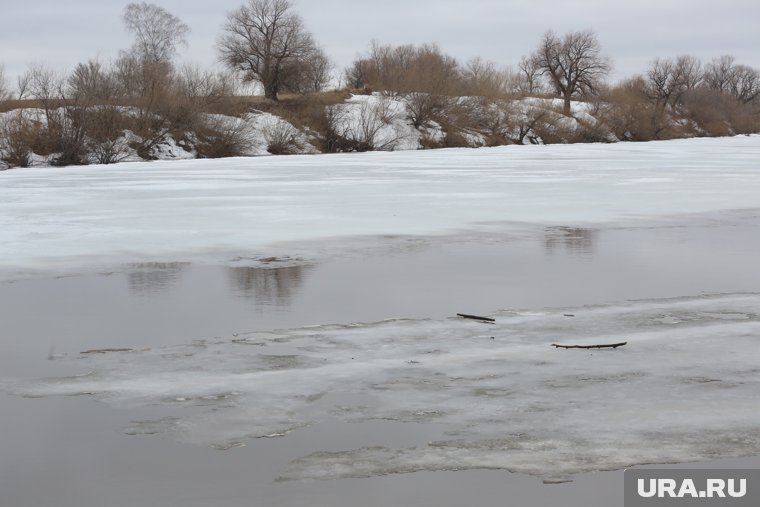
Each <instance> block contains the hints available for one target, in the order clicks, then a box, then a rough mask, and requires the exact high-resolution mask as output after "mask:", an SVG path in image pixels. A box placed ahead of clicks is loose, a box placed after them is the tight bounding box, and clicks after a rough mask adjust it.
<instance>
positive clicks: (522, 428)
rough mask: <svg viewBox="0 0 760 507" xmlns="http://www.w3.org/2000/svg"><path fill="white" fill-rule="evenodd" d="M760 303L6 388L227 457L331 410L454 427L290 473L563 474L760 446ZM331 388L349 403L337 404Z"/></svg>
mask: <svg viewBox="0 0 760 507" xmlns="http://www.w3.org/2000/svg"><path fill="white" fill-rule="evenodd" d="M758 308H760V294H756V293H741V294H715V295H703V296H697V297H688V298H676V299H664V300H644V301H629V302H623V303H618V304H609V305H599V306H584V307H577V308H549V309H541V310H534V311H517V310H504V311H500V312H496V313H495V314H493V315H491V316H492V317H494V318H495V319H496V323H495V324H485V323H480V322H475V321H471V320H464V319H459V318H454V317H452V318H448V319H444V320H389V321H383V322H378V323H371V324H350V325H331V326H317V327H308V328H301V329H293V330H283V331H274V332H256V333H249V334H240V335H238V336H235V337H229V338H226V339H214V340H207V341H196V342H193V343H189V344H186V345H181V346H172V347H166V348H157V349H148V350H134V351H129V350H127V351H124V350H122V351H118V350H117V351H103V353H100V354H95V353H87V354H81V355H79V356H76V357H69V358H65V359H62V360H64V361H70V362H73V364H75V365H80V364H81V367H82V371H88V373H86V374H83V375H81V376H73V377H65V378H52V379H42V380H36V381H19V382H16V383H14V384H12V385H8V386H6V388H7V389H8V390H10V391H11V392H13V393H15V394H18V395H22V396H28V397H47V396H62V395H86V396H92V397H93V398H94V399H96V400H100V401H103V402H107V403H110V404H113V405H115V406H119V407H130V406H132V407H135V406H137V407H139V406H155V407H158V408H159V409H161V408H162V407H163V408H164V409H165V410H166V411H167V415H166V417H163V418H157V419H155V420H150V421H132V422H129V421H125V427H124V429H123V430H124V432H125V433H128V434H132V435H145V434H156V433H158V434H163V435H164V436H165V437H167V438H172V439H177V440H179V441H182V442H188V443H193V444H199V445H210V446H214V447H215V448H218V449H229V448H232V447H236V446H240V445H245V443H246V442H247V441H250V439H254V438H261V437H277V436H286V435H288V434H289V433H290V432H293V431H298V429H299V428H302V427H305V426H309V425H314V424H318V423H324V422H326V421H330V420H335V419H336V418H337V419H338V420H341V421H344V422H351V423H361V422H364V421H370V420H378V419H382V420H392V421H399V422H404V423H408V424H424V425H439V426H440V427H441V428H442V429H444V430H445V431H444V432H443V434H444V435H445V438H442V439H439V440H436V441H432V442H429V443H427V444H426V445H421V446H416V447H406V448H392V447H370V448H347V449H343V450H340V451H338V452H317V453H313V454H310V455H308V456H303V457H301V458H298V459H296V460H294V461H292V462H291V463H290V464H289V465H288V466H287V467H286V469H284V470H282V472H281V479H282V480H292V479H304V478H315V479H333V478H343V477H369V476H375V475H384V474H393V473H404V472H414V471H420V470H428V471H435V470H459V469H475V468H492V469H506V470H510V471H514V472H523V473H529V474H534V475H538V476H541V477H543V478H545V479H547V480H561V479H564V478H566V477H568V476H570V475H572V474H574V473H579V472H583V471H593V470H606V469H616V468H622V467H625V466H629V465H632V464H637V463H652V462H685V461H692V460H704V459H713V458H720V457H730V456H746V455H756V454H758V453H760V429H758V428H760V399H759V398H758V395H757V393H758V392H760V375H759V374H760V346H758V345H760V342H759V340H760V315H759V314H758ZM570 315H573V316H570ZM620 341H626V342H628V344H627V345H626V346H624V347H621V348H618V349H615V350H611V349H602V350H557V349H554V348H552V347H551V346H550V345H551V344H552V343H564V344H581V345H582V344H596V343H613V342H620ZM326 393H345V394H347V395H351V396H347V397H346V399H348V400H351V401H349V402H345V403H344V402H337V401H336V402H327V403H326V402H325V400H327V399H333V398H331V397H326V396H325V394H326ZM336 399H337V398H336ZM357 400H361V401H357ZM170 409H171V410H170ZM169 412H171V415H170V414H169Z"/></svg>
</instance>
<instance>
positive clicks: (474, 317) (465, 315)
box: [457, 313, 496, 322]
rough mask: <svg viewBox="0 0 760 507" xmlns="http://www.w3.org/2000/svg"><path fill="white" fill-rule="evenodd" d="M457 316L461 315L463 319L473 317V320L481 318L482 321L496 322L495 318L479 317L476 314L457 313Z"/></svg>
mask: <svg viewBox="0 0 760 507" xmlns="http://www.w3.org/2000/svg"><path fill="white" fill-rule="evenodd" d="M457 315H458V316H459V317H462V318H463V319H473V320H482V321H483V322H496V319H492V318H490V317H480V316H478V315H467V314H466V313H457Z"/></svg>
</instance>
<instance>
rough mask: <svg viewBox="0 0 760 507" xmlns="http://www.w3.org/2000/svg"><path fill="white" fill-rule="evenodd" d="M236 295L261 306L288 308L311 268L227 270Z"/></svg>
mask: <svg viewBox="0 0 760 507" xmlns="http://www.w3.org/2000/svg"><path fill="white" fill-rule="evenodd" d="M227 269H228V273H229V275H230V280H231V282H232V284H233V288H234V290H235V293H236V294H237V295H239V296H241V297H245V298H250V299H253V300H254V301H255V302H256V304H259V305H277V306H287V305H289V304H290V298H291V296H292V295H293V294H294V293H295V292H296V291H297V289H298V288H299V287H300V286H301V284H302V283H303V281H304V279H305V277H306V273H307V272H308V271H309V270H310V269H311V266H288V267H282V268H262V267H230V268H227Z"/></svg>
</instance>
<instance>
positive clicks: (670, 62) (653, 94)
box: [647, 56, 703, 109]
mask: <svg viewBox="0 0 760 507" xmlns="http://www.w3.org/2000/svg"><path fill="white" fill-rule="evenodd" d="M702 78H703V73H702V65H701V63H700V62H699V60H698V59H696V58H694V57H693V56H679V57H678V58H675V59H672V58H665V59H660V58H658V59H656V60H655V61H654V62H652V64H651V65H650V67H649V70H648V71H647V80H648V89H649V92H648V93H649V96H650V98H651V99H652V100H654V101H655V102H656V103H657V104H658V106H659V107H661V108H663V109H665V108H671V109H676V108H677V107H678V106H679V105H680V104H681V101H682V99H683V96H684V94H685V93H686V92H688V91H690V90H694V89H695V88H696V87H697V86H698V85H699V83H700V82H702Z"/></svg>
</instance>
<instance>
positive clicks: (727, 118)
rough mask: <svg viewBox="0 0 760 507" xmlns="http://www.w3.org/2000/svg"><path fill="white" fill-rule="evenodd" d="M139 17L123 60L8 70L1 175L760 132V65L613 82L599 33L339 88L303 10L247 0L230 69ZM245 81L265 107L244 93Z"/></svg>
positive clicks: (231, 21)
mask: <svg viewBox="0 0 760 507" xmlns="http://www.w3.org/2000/svg"><path fill="white" fill-rule="evenodd" d="M123 21H124V25H125V28H126V29H127V30H128V31H129V32H130V33H132V34H133V36H134V40H133V44H132V46H131V47H130V48H128V49H127V50H125V51H122V52H121V53H120V54H119V56H118V58H116V59H115V60H114V61H113V62H110V63H102V62H100V61H98V60H89V61H86V62H83V63H80V64H79V65H77V66H76V67H75V68H74V69H73V71H71V73H70V74H68V75H63V74H60V73H58V72H56V71H53V70H52V69H50V68H48V67H46V66H44V65H40V64H35V65H32V66H31V67H30V68H29V69H28V70H27V72H26V73H24V74H23V75H22V76H19V77H18V79H17V83H16V85H17V86H16V88H17V90H16V91H15V93H14V92H13V90H11V88H10V87H9V85H8V83H7V81H6V79H5V78H4V75H3V74H4V73H3V67H2V65H0V114H2V117H0V118H2V120H1V121H0V162H1V163H0V167H2V166H4V167H25V166H28V165H30V164H32V162H33V160H34V157H33V155H38V156H42V157H47V163H50V164H54V165H69V164H87V163H101V164H110V163H114V162H119V161H121V160H124V159H125V157H127V156H129V155H131V154H132V153H136V154H137V155H139V156H140V157H142V158H144V159H151V158H155V157H156V150H157V149H158V148H159V147H160V145H162V144H164V143H166V142H167V141H169V140H170V139H174V140H177V141H178V143H179V144H180V145H182V146H183V147H184V148H185V149H187V150H188V151H192V152H194V153H196V155H197V156H198V157H226V156H235V155H241V154H244V153H247V152H248V151H249V150H250V148H251V147H252V145H253V140H254V139H253V136H254V135H258V136H261V138H262V139H261V140H263V141H264V142H265V143H266V145H267V149H268V151H269V152H270V153H273V154H287V153H293V152H296V151H299V150H302V149H303V146H301V144H300V143H301V142H300V141H299V140H301V139H303V138H304V136H305V137H306V138H308V140H309V142H310V143H311V144H313V145H314V146H316V147H317V148H318V149H319V150H320V151H322V152H335V151H368V150H381V149H393V148H394V147H395V146H396V145H397V141H398V139H388V130H387V129H386V130H385V134H383V135H382V136H380V131H381V130H383V129H384V128H385V127H386V126H387V125H388V124H389V123H393V122H395V123H406V125H407V126H408V127H409V128H413V129H417V131H418V132H419V135H420V144H421V145H422V147H423V148H438V147H458V146H476V145H488V146H495V145H502V144H512V143H514V144H526V143H568V142H608V141H610V140H614V139H619V140H626V141H648V140H653V139H671V138H677V137H687V136H717V135H733V134H744V133H752V132H758V131H760V71H758V70H757V69H753V68H751V67H748V66H746V65H742V64H739V63H736V62H735V60H734V58H733V57H731V56H728V55H726V56H722V57H720V58H716V59H715V60H713V61H711V62H708V63H706V64H703V63H702V62H700V61H699V60H698V59H696V58H694V57H693V56H689V55H681V56H677V57H674V58H662V57H661V58H657V59H655V60H653V61H652V62H651V64H650V66H649V68H648V69H646V71H645V72H644V73H642V74H641V75H636V76H632V77H630V78H627V79H625V80H622V81H621V82H619V83H617V84H615V85H609V84H607V83H605V78H606V75H607V74H608V72H609V70H610V68H611V62H610V60H609V59H608V58H606V57H605V56H604V55H603V54H602V48H601V44H600V42H599V40H598V38H597V36H596V34H594V33H593V32H591V31H579V32H569V33H567V34H564V35H558V34H555V33H554V32H551V31H549V32H546V33H545V34H544V35H543V37H542V38H541V39H540V40H539V43H538V44H537V46H536V49H535V50H534V51H533V52H532V53H531V54H529V55H526V56H525V57H523V58H522V59H521V60H520V61H519V62H518V63H517V65H516V67H515V70H511V69H508V68H499V67H497V65H496V64H494V63H493V62H488V61H484V60H482V59H480V58H473V59H471V60H470V61H468V62H466V63H464V64H462V63H460V62H459V61H457V60H456V59H455V58H453V57H452V56H450V55H448V54H446V53H445V52H444V51H443V50H442V49H441V48H440V47H438V46H437V45H435V44H422V45H411V44H408V45H399V46H393V45H384V44H381V43H379V42H377V41H373V42H372V43H371V44H370V46H369V49H368V50H367V51H366V52H365V53H364V54H363V55H361V56H359V57H357V58H356V59H355V60H354V61H353V62H352V64H351V65H350V66H349V67H348V68H347V69H345V70H344V72H343V74H342V82H343V83H344V85H345V88H343V89H341V90H332V91H323V90H324V89H325V88H326V87H327V86H328V85H329V82H330V80H331V64H330V61H329V59H328V58H327V56H326V55H325V54H324V53H323V52H322V50H321V49H320V48H319V46H318V45H317V43H316V42H315V41H314V39H313V37H312V35H311V34H310V33H309V32H308V31H306V30H305V28H304V24H303V21H302V20H301V18H300V17H299V16H298V15H297V14H295V13H294V12H293V9H292V5H291V3H290V1H289V0H246V3H245V4H244V5H243V6H241V7H240V8H239V9H238V10H236V11H234V12H232V13H231V14H230V15H229V16H228V19H227V22H226V24H225V25H224V27H223V32H222V35H221V37H220V39H219V42H218V50H219V54H220V56H221V58H222V61H223V62H224V63H225V64H226V65H227V68H228V72H221V73H219V72H209V71H206V70H203V69H200V68H197V67H193V66H185V67H177V66H175V64H174V61H173V60H174V57H175V56H176V54H177V53H178V51H179V48H181V47H182V46H183V45H184V44H185V37H186V35H187V33H188V31H189V28H188V27H187V25H185V24H184V23H183V22H182V21H181V20H180V19H179V18H178V17H176V16H174V15H173V14H171V13H169V12H168V11H166V10H164V9H163V8H161V7H158V6H156V5H153V4H147V3H132V4H129V5H128V6H127V7H126V8H125V10H124V15H123ZM241 78H242V81H243V82H247V83H255V84H256V85H257V86H260V87H261V89H262V90H263V92H264V96H263V97H261V96H245V95H243V94H241V92H240V82H239V79H241ZM373 92H377V93H379V94H380V95H381V96H382V97H384V100H371V101H363V102H362V101H356V102H357V103H354V104H352V105H351V106H350V107H351V108H353V110H352V111H351V112H350V113H349V109H348V107H349V106H346V105H344V103H345V101H346V100H347V99H348V98H349V97H350V96H351V94H371V93H373ZM552 99H554V100H552ZM556 99H561V101H560V102H556ZM389 100H392V101H395V105H396V106H398V105H399V104H403V113H402V114H399V113H398V112H396V113H391V110H392V108H389V105H388V104H389V102H388V101H389ZM572 101H582V102H584V103H585V105H582V106H573V103H572ZM393 110H395V111H398V110H397V109H393ZM259 112H267V113H271V114H273V115H276V116H278V117H280V118H283V119H284V120H285V121H284V122H274V123H268V124H267V126H266V127H265V128H264V129H263V130H262V131H260V132H257V133H256V134H254V133H253V132H252V130H251V127H250V125H249V123H248V122H246V121H244V120H243V118H244V117H246V115H247V114H250V113H252V114H256V113H259ZM586 113H588V114H586ZM222 115H223V116H222ZM349 115H350V121H349Z"/></svg>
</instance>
